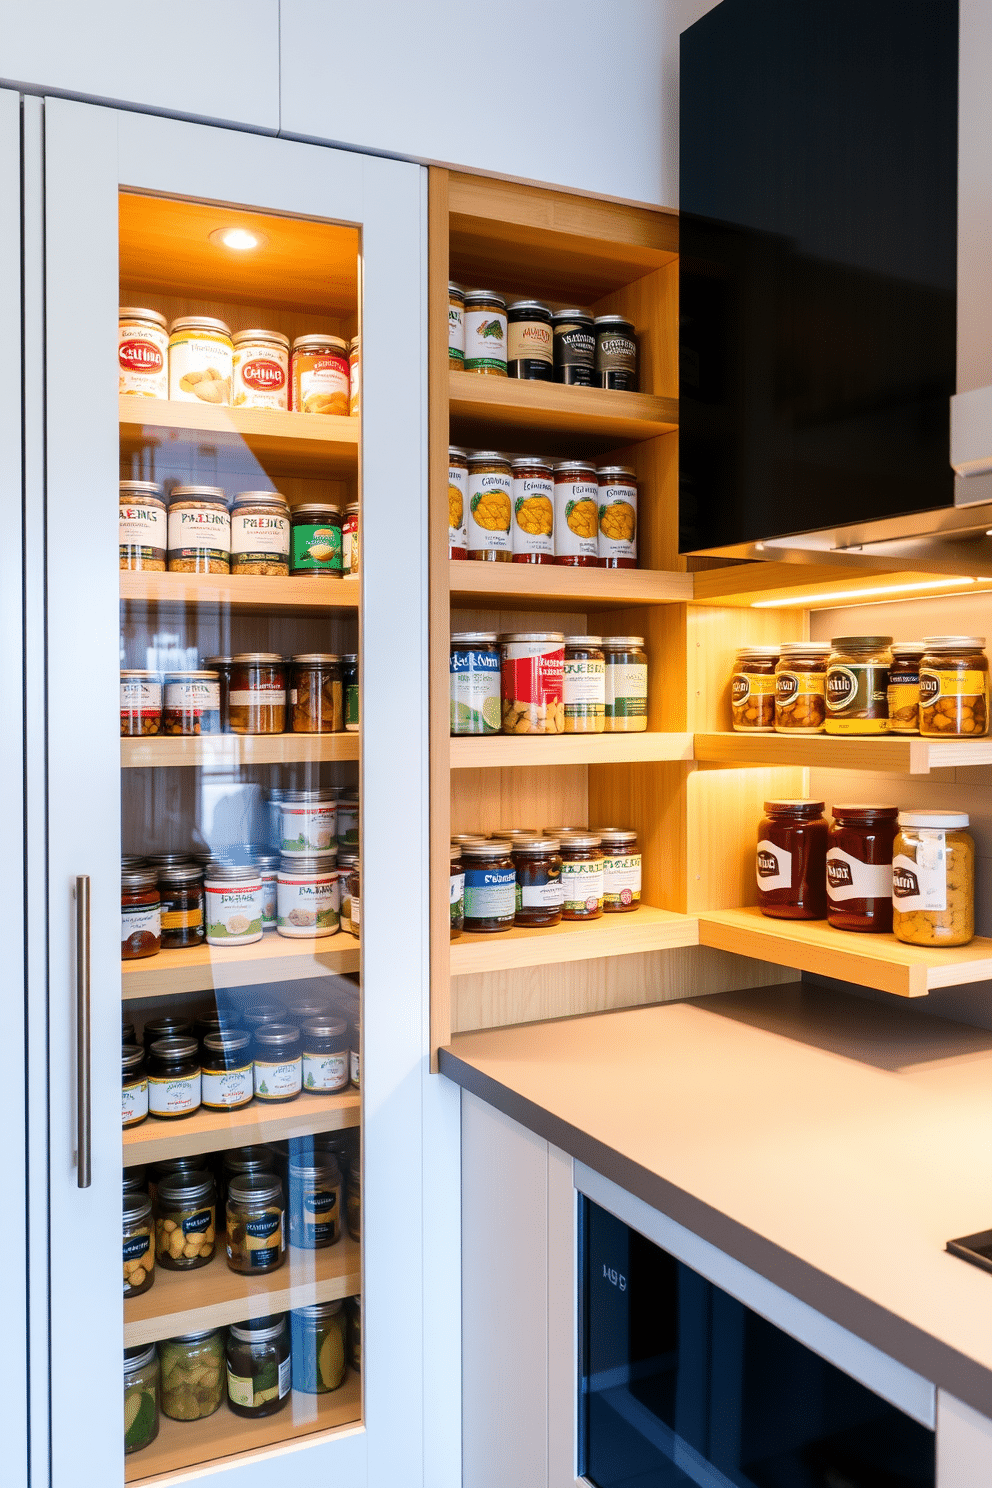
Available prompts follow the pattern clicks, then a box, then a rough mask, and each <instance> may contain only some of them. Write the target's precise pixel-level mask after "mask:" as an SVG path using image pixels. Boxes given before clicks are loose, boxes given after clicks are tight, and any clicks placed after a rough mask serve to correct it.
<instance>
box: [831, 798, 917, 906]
mask: <svg viewBox="0 0 992 1488" xmlns="http://www.w3.org/2000/svg"><path fill="white" fill-rule="evenodd" d="M898 815H899V812H898V809H897V808H896V807H895V806H835V807H834V808H833V821H832V822H831V823H830V831H829V835H828V838H827V919H828V920H829V921H830V923H831V925H833V926H835V927H836V929H838V930H857V931H863V932H869V933H871V932H877V933H880V934H884V933H885V932H887V931H889V930H891V929H892V844H893V841H894V839H895V835H896V817H897V816H898Z"/></svg>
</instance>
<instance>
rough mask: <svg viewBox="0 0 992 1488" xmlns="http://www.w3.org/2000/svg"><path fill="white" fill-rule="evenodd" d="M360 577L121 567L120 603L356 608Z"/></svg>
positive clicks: (282, 610) (298, 610) (288, 610)
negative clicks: (154, 570) (288, 576)
mask: <svg viewBox="0 0 992 1488" xmlns="http://www.w3.org/2000/svg"><path fill="white" fill-rule="evenodd" d="M359 592H360V581H359V579H357V578H354V579H308V578H300V577H297V578H292V579H280V578H270V577H269V576H268V575H259V576H257V577H256V576H255V575H252V574H185V573H145V572H143V571H141V570H139V571H137V572H129V571H122V572H121V600H122V602H123V603H124V604H132V605H140V604H144V605H149V606H152V605H154V606H156V607H157V608H158V609H177V610H179V609H203V608H210V609H227V610H235V611H237V612H238V613H240V614H242V615H272V614H292V615H323V614H325V613H326V612H327V611H328V610H357V609H358V603H359Z"/></svg>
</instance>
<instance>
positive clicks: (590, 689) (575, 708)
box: [562, 660, 606, 718]
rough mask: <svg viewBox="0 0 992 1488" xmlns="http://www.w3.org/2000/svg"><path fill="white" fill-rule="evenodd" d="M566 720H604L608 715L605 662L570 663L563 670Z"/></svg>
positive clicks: (565, 664) (566, 663) (566, 662)
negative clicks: (606, 714)
mask: <svg viewBox="0 0 992 1488" xmlns="http://www.w3.org/2000/svg"><path fill="white" fill-rule="evenodd" d="M562 691H563V694H564V701H565V717H566V718H603V717H604V716H605V713H606V663H605V661H595V660H592V661H568V660H566V661H565V663H564V667H563V670H562Z"/></svg>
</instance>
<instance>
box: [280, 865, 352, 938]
mask: <svg viewBox="0 0 992 1488" xmlns="http://www.w3.org/2000/svg"><path fill="white" fill-rule="evenodd" d="M337 864H338V855H337V852H336V850H335V849H334V848H331V849H330V851H329V852H326V853H319V854H315V855H314V856H312V857H310V856H307V857H301V856H299V855H298V854H295V853H294V854H293V855H292V856H291V857H285V858H283V859H282V860H281V862H280V864H279V874H278V880H277V883H276V914H277V924H276V929H277V930H278V932H279V934H280V935H286V936H289V937H295V938H296V939H297V940H312V939H313V938H314V937H315V936H324V935H335V934H336V933H337V929H338V922H339V919H340V914H339V910H340V905H341V892H340V889H339V887H338V869H337Z"/></svg>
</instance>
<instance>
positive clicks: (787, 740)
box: [693, 733, 992, 775]
mask: <svg viewBox="0 0 992 1488" xmlns="http://www.w3.org/2000/svg"><path fill="white" fill-rule="evenodd" d="M693 753H694V756H695V758H696V759H697V760H700V761H703V762H705V763H719V764H727V765H799V766H802V767H805V768H809V769H821V770H879V771H883V772H885V773H888V774H896V775H929V774H930V772H931V771H932V770H953V769H955V768H956V767H958V766H964V765H992V738H988V739H974V740H969V739H957V740H954V741H953V742H952V741H947V742H946V743H945V742H944V741H943V740H940V739H920V738H916V737H914V736H911V735H905V736H900V735H898V734H890V735H888V736H885V735H883V736H882V737H880V738H876V739H858V738H840V737H837V736H834V735H831V736H827V735H826V734H806V735H802V734H757V733H755V734H750V733H748V734H730V733H728V734H695V735H693Z"/></svg>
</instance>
